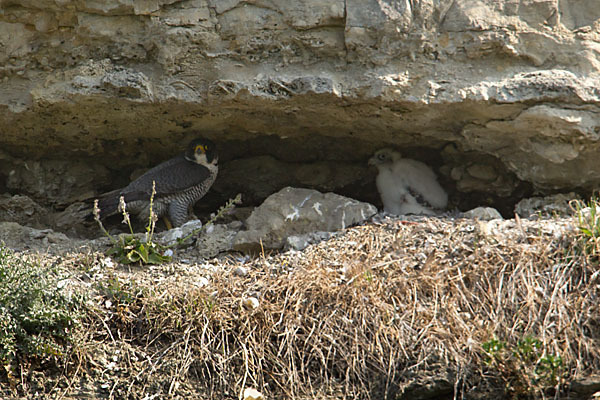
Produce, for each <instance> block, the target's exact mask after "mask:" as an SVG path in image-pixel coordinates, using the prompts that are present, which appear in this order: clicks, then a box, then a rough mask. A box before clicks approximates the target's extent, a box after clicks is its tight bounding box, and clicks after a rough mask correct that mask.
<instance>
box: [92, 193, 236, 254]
mask: <svg viewBox="0 0 600 400" xmlns="http://www.w3.org/2000/svg"><path fill="white" fill-rule="evenodd" d="M155 194H156V183H155V182H152V194H151V195H150V205H149V217H148V224H147V225H146V234H145V235H144V237H143V239H142V238H140V237H138V236H136V234H134V233H133V227H132V226H131V218H130V217H129V213H128V212H127V204H126V203H125V199H124V198H123V196H121V198H120V199H119V211H121V213H122V215H123V223H124V224H127V226H128V227H129V234H123V235H119V237H118V238H117V239H115V238H114V237H113V236H112V235H111V234H110V233H109V232H108V231H107V230H106V228H104V225H103V224H102V221H101V220H100V209H99V208H98V200H96V201H95V202H94V219H95V220H96V222H97V223H98V225H99V226H100V229H101V230H102V232H104V234H105V235H106V236H107V237H108V238H109V239H110V241H111V242H112V247H111V248H110V249H109V250H108V251H107V252H106V255H107V256H112V257H114V258H115V259H116V260H117V261H118V262H120V263H123V264H133V263H139V264H141V265H144V264H162V263H164V262H168V261H171V256H170V255H169V254H168V253H169V252H168V250H169V248H171V247H173V246H175V245H181V244H184V243H185V242H186V241H187V240H188V239H190V238H191V237H192V236H194V235H197V234H198V233H200V232H201V231H203V230H205V229H207V227H208V226H210V225H211V224H214V223H215V221H216V220H218V219H219V218H222V217H223V216H224V215H225V214H227V213H228V212H229V211H231V210H232V209H233V208H234V207H235V206H236V204H239V203H241V201H242V197H241V194H238V195H237V196H236V197H235V198H233V199H230V200H229V201H228V202H227V203H226V204H225V205H224V206H222V207H221V208H219V210H218V211H217V212H216V213H215V214H213V215H212V216H211V219H210V220H209V221H208V222H207V223H206V224H204V225H203V226H202V227H201V228H198V229H195V230H193V231H192V232H191V233H190V234H189V235H187V236H185V237H184V238H181V239H178V240H177V242H176V243H174V244H172V245H162V244H160V243H156V242H154V241H153V240H152V238H153V236H154V229H155V228H156V221H157V220H158V218H157V216H156V213H154V211H153V205H154V196H155Z"/></svg>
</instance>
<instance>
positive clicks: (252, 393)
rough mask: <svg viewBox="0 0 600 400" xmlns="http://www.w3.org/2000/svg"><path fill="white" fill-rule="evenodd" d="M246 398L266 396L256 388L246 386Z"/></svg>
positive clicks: (248, 399)
mask: <svg viewBox="0 0 600 400" xmlns="http://www.w3.org/2000/svg"><path fill="white" fill-rule="evenodd" d="M243 399H244V400H265V396H264V395H263V394H262V393H261V392H259V391H258V390H256V389H254V388H245V389H244V395H243Z"/></svg>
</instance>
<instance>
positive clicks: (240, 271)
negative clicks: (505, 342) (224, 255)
mask: <svg viewBox="0 0 600 400" xmlns="http://www.w3.org/2000/svg"><path fill="white" fill-rule="evenodd" d="M233 274H234V275H235V276H241V277H244V276H248V269H247V268H246V267H242V266H238V267H235V269H234V270H233Z"/></svg>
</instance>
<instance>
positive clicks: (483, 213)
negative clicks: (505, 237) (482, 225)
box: [463, 207, 503, 221]
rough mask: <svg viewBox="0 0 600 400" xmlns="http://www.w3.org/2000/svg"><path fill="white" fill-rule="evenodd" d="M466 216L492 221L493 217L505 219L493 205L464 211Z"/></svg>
mask: <svg viewBox="0 0 600 400" xmlns="http://www.w3.org/2000/svg"><path fill="white" fill-rule="evenodd" d="M463 216H464V217H465V218H472V219H478V220H481V221H491V220H493V219H503V218H502V215H501V214H500V212H499V211H498V210H496V209H495V208H492V207H477V208H474V209H472V210H469V211H466V212H465V213H463Z"/></svg>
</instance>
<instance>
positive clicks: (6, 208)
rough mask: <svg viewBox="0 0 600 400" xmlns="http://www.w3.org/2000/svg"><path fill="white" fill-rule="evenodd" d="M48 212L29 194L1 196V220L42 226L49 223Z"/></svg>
mask: <svg viewBox="0 0 600 400" xmlns="http://www.w3.org/2000/svg"><path fill="white" fill-rule="evenodd" d="M47 214H48V211H47V210H45V209H44V208H43V207H42V206H40V205H39V204H38V203H36V202H35V201H34V200H32V199H31V198H30V197H28V196H23V195H14V196H10V195H1V196H0V221H9V222H16V223H18V224H21V225H28V226H32V227H37V228H41V227H43V226H44V225H46V226H47V225H48V218H47Z"/></svg>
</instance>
